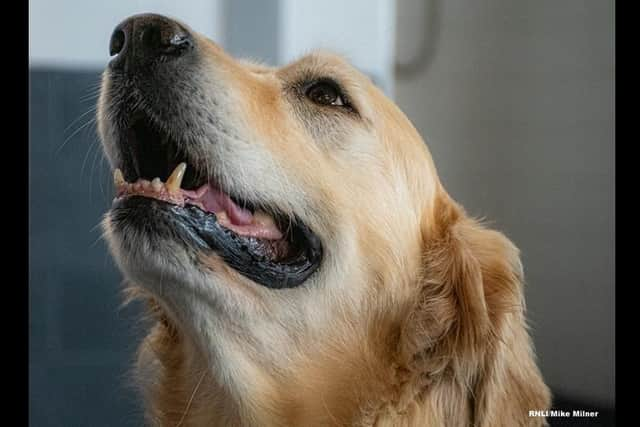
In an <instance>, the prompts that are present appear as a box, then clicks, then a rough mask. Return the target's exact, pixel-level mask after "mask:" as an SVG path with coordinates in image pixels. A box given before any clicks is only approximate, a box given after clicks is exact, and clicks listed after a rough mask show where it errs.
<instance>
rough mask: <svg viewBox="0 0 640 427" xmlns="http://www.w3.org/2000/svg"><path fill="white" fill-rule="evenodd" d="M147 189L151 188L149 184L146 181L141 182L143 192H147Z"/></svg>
mask: <svg viewBox="0 0 640 427" xmlns="http://www.w3.org/2000/svg"><path fill="white" fill-rule="evenodd" d="M149 187H151V183H150V182H149V181H147V180H146V179H145V180H144V181H142V188H143V189H145V190H148V189H149Z"/></svg>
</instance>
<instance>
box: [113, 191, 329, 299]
mask: <svg viewBox="0 0 640 427" xmlns="http://www.w3.org/2000/svg"><path fill="white" fill-rule="evenodd" d="M111 220H112V224H113V226H114V228H115V231H116V232H124V229H125V228H126V229H127V230H128V232H131V229H132V228H133V229H134V230H136V231H137V232H140V233H144V234H145V235H146V236H147V237H148V238H150V239H151V240H150V242H151V245H152V247H153V245H154V243H156V242H157V243H159V244H161V243H160V239H163V238H169V239H173V240H178V241H180V242H182V243H183V244H184V245H185V246H186V247H187V248H193V249H195V250H197V249H199V250H200V251H212V252H215V253H216V254H218V255H219V256H220V257H221V258H222V259H223V260H224V261H225V262H226V263H227V264H228V265H229V266H231V267H232V268H233V269H235V270H236V271H238V272H239V273H240V274H242V275H243V276H245V277H247V278H249V279H251V280H253V281H254V282H256V283H257V284H259V285H262V286H266V287H268V288H271V289H283V288H294V287H297V286H300V285H301V284H303V283H304V282H305V281H306V280H307V279H308V278H309V276H311V274H313V273H314V272H315V271H316V270H317V269H318V267H319V266H320V263H321V261H322V255H323V252H322V245H321V243H320V240H319V239H318V237H317V236H316V235H315V234H314V233H313V232H312V231H311V230H310V229H309V228H308V227H307V226H306V225H304V224H303V223H302V222H300V221H294V222H293V223H292V226H291V230H290V232H289V235H290V238H291V239H292V241H297V242H298V243H299V244H298V245H297V246H298V247H299V250H298V251H297V252H296V254H295V255H293V256H292V257H289V258H287V260H286V261H283V262H279V261H272V260H269V259H265V257H264V256H263V254H262V253H260V252H259V251H258V250H257V248H256V247H255V243H252V239H247V238H245V237H242V236H238V235H237V234H235V233H234V232H232V231H230V230H228V229H226V228H224V227H222V226H221V225H220V224H218V222H217V219H216V216H215V214H213V213H208V212H204V211H203V210H201V209H199V208H197V207H195V206H190V205H185V206H178V205H173V204H170V203H167V202H164V201H161V200H156V199H151V198H147V197H142V196H131V197H126V198H121V199H117V200H116V201H114V205H113V207H112V210H111ZM150 224H151V226H150Z"/></svg>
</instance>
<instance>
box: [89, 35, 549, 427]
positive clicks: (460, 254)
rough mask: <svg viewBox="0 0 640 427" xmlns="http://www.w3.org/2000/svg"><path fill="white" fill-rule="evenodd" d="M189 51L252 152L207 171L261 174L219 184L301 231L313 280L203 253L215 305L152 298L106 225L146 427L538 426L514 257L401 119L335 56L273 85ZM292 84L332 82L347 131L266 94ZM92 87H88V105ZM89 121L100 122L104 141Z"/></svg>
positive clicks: (541, 396)
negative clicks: (456, 194) (247, 272)
mask: <svg viewBox="0 0 640 427" xmlns="http://www.w3.org/2000/svg"><path fill="white" fill-rule="evenodd" d="M199 40H200V48H201V49H202V51H203V52H204V55H206V57H207V58H208V59H207V62H206V63H207V64H208V65H207V66H206V67H205V68H203V69H202V70H201V73H203V75H212V76H214V77H213V78H215V80H216V81H217V82H221V83H220V84H222V85H224V86H225V87H226V88H227V89H228V91H229V93H230V95H228V96H230V97H231V98H229V100H228V101H229V105H233V107H228V111H227V113H226V114H227V115H228V123H232V126H234V127H235V129H241V132H240V131H238V133H239V134H241V135H242V139H243V140H244V141H249V142H250V143H251V144H252V147H253V149H252V154H248V153H247V152H240V151H233V150H239V149H238V148H237V145H229V147H232V148H230V149H227V151H225V154H224V155H225V156H227V157H225V160H224V165H227V166H228V167H229V168H231V167H234V162H237V163H235V165H242V164H249V163H251V164H252V165H254V166H255V165H258V166H260V165H262V164H265V167H264V169H260V168H259V167H252V168H249V167H247V172H246V173H245V172H243V173H245V175H243V176H242V177H241V178H235V179H238V180H239V179H246V180H245V181H243V182H240V181H233V182H232V181H231V178H229V182H230V185H237V186H243V188H247V189H249V190H247V191H250V190H251V191H253V190H255V192H256V194H258V193H260V194H262V193H264V192H270V194H274V196H273V197H274V198H278V197H279V199H277V200H279V203H280V206H281V207H282V209H283V210H285V211H286V210H291V211H293V212H297V213H298V214H299V215H302V216H303V217H305V220H307V221H308V223H309V224H310V225H311V226H312V227H314V230H318V233H319V235H320V236H321V238H322V239H323V242H324V244H325V246H326V250H327V254H328V255H327V259H326V261H325V267H323V272H322V273H319V274H318V275H317V277H315V278H314V279H313V280H310V281H309V283H308V284H305V286H303V289H294V290H290V291H285V290H281V291H279V290H270V289H264V288H262V287H260V286H257V285H255V284H254V283H252V282H251V281H250V280H248V279H246V278H244V277H242V276H241V275H239V274H238V273H237V272H235V271H234V270H233V269H231V268H230V267H228V266H226V265H225V264H224V262H223V261H221V260H220V259H219V258H217V257H216V256H208V255H207V256H205V255H202V262H203V265H205V266H206V270H207V271H206V274H209V275H210V276H209V277H210V287H211V292H212V294H213V293H215V298H216V301H218V302H219V301H222V308H219V311H215V310H209V308H208V307H209V306H208V305H206V304H205V303H202V304H203V306H205V307H207V308H206V309H205V308H202V307H201V306H200V305H199V304H201V301H199V300H196V299H189V300H187V299H186V297H185V301H188V303H184V302H181V303H180V304H182V305H180V304H178V303H174V301H173V300H172V299H171V298H173V297H170V296H166V295H160V294H159V293H158V292H156V291H154V289H155V288H153V286H152V283H151V282H153V279H152V278H148V276H145V274H147V273H144V274H143V273H141V272H140V271H139V270H136V268H137V267H136V266H133V265H132V264H133V262H131V264H128V260H127V259H128V257H129V256H131V254H128V253H123V252H125V249H123V247H124V246H123V245H122V244H121V241H120V240H119V237H118V236H117V235H115V233H113V230H112V229H111V227H110V223H109V218H108V217H107V219H106V220H105V229H106V235H107V237H108V239H109V242H110V245H111V248H112V251H113V252H114V255H115V257H116V260H118V262H119V265H120V267H121V268H122V270H123V272H124V273H125V275H126V276H127V277H128V278H129V279H130V281H131V282H133V283H135V285H133V287H132V289H133V292H134V293H135V295H136V296H138V297H142V298H145V299H146V300H147V301H148V302H149V306H150V309H151V312H152V313H153V314H154V318H155V325H154V326H153V328H152V329H151V332H150V333H149V335H148V336H147V337H146V339H145V340H144V341H143V343H142V344H141V346H140V351H139V358H138V360H139V362H138V370H137V371H138V375H139V381H140V383H141V387H142V388H143V393H144V396H145V402H146V409H147V415H148V420H149V422H150V423H151V424H153V425H158V426H265V427H267V426H360V427H365V426H367V427H368V426H380V427H382V426H446V427H451V426H471V425H473V426H477V427H499V426H509V427H511V426H525V425H526V426H536V425H543V424H544V420H543V419H540V418H530V417H529V416H528V412H529V411H530V410H543V409H547V408H548V407H549V404H550V395H549V391H548V389H547V387H546V386H545V384H544V382H543V380H542V378H541V375H540V372H539V370H538V368H537V366H536V364H535V358H534V354H533V350H532V344H531V340H530V338H529V335H528V332H527V326H526V321H525V305H524V300H523V288H522V286H523V275H522V267H521V264H520V260H519V255H518V250H517V249H516V247H515V246H514V245H513V244H512V243H511V242H510V241H509V240H508V239H507V238H506V237H505V236H504V235H502V234H501V233H499V232H497V231H493V230H490V229H488V228H486V227H485V226H484V225H482V224H481V223H479V222H478V221H476V220H474V219H472V218H470V217H469V216H468V215H467V214H466V213H465V212H464V210H463V209H462V208H461V207H460V206H459V205H458V204H456V203H455V202H454V201H453V200H452V199H451V197H450V196H449V195H448V194H447V192H446V191H445V189H444V188H443V187H442V185H441V183H440V181H439V179H438V176H437V173H436V169H435V167H434V165H433V161H432V159H431V156H430V154H429V151H428V149H427V147H426V145H425V144H424V142H423V140H422V139H421V137H420V136H419V135H418V133H417V132H416V130H415V129H414V127H413V126H412V125H411V123H410V122H409V121H408V120H407V118H406V117H405V116H404V114H402V112H401V111H400V110H399V109H398V108H397V107H396V106H395V105H394V104H393V103H392V102H391V101H390V100H389V99H387V98H386V97H385V96H384V95H383V94H382V93H381V92H380V91H379V90H378V89H377V88H376V87H375V86H374V85H373V84H372V83H371V82H370V81H369V80H368V79H367V78H366V77H365V76H363V75H362V74H360V73H359V72H357V71H356V70H355V69H353V68H352V67H351V66H349V65H348V64H347V63H346V62H345V61H344V60H342V59H341V58H339V57H337V56H334V55H331V54H327V53H321V52H320V53H314V54H311V55H309V56H307V57H305V58H303V59H301V60H300V61H297V62H295V63H293V64H290V65H287V66H285V67H282V68H279V69H272V68H269V67H264V66H258V65H255V64H251V63H248V62H240V61H237V60H234V59H233V58H231V57H229V56H228V55H227V54H226V53H224V52H223V51H222V50H221V49H220V48H219V47H218V46H217V45H215V44H213V43H212V42H210V41H208V40H205V39H204V38H201V39H199ZM301 70H304V72H305V73H311V74H317V75H330V76H332V77H334V78H335V79H337V80H338V81H340V82H341V84H343V85H344V86H345V87H347V88H348V90H349V92H350V94H351V97H352V98H353V101H354V104H355V105H356V107H357V109H358V111H359V117H353V116H340V115H339V114H337V113H336V114H334V113H332V112H330V111H322V112H318V113H315V112H314V111H315V110H305V109H307V108H313V107H307V106H306V104H304V105H298V104H296V102H298V101H295V100H293V101H291V100H288V99H287V98H286V95H283V93H284V92H283V87H286V85H287V82H290V81H292V80H295V79H296V78H298V76H299V74H300V73H301V72H303V71H301ZM109 84H110V82H109V78H108V76H106V75H105V81H104V86H103V88H104V90H106V89H107V88H108V87H109ZM212 96H213V95H212ZM216 96H217V95H216ZM231 100H232V101H231ZM101 102H102V104H104V103H105V102H106V101H101ZM105 108H106V107H105V105H101V111H100V112H99V118H100V116H102V118H101V121H100V123H99V124H100V128H101V134H102V135H103V139H108V138H109V130H108V123H105V122H106V118H105V117H104V116H105V113H104V112H103V111H104V109H105ZM300 111H303V112H302V113H300ZM301 117H302V118H301ZM318 120H320V121H321V122H318ZM327 124H330V126H326V125H327ZM327 129H329V130H327ZM223 143H224V142H221V144H223ZM229 144H231V143H229ZM234 147H235V148H234ZM256 153H258V154H259V155H256ZM221 155H222V154H219V153H217V154H207V152H206V151H204V150H203V151H202V153H201V157H202V159H205V158H209V157H213V156H221ZM250 156H253V157H250ZM218 160H219V158H218ZM202 161H205V160H202ZM224 165H223V166H224ZM223 166H220V167H223ZM249 169H251V171H253V170H254V169H257V171H256V172H251V171H249ZM243 170H244V169H243ZM261 170H262V171H263V172H261ZM266 170H269V171H271V172H269V174H268V175H267V174H266V172H264V171H266ZM251 173H254V174H255V175H254V176H250V174H251ZM221 174H222V175H224V171H223V172H222V173H221ZM260 174H262V175H260ZM257 178H259V179H257ZM260 185H262V187H260V188H259V186H260ZM470 185H473V184H470ZM282 188H286V191H284V192H283V191H282ZM301 212H302V213H301ZM175 251H178V252H179V249H175ZM178 252H176V253H178ZM149 262H151V261H149ZM158 268H160V267H158ZM175 268H176V269H177V268H178V267H175ZM145 271H146V270H145ZM172 271H173V270H172ZM176 271H177V270H176ZM181 274H182V277H183V278H184V279H180V278H179V277H180V274H177V276H178V279H174V281H177V282H180V283H178V285H179V286H182V287H184V288H188V286H189V284H190V283H191V282H192V281H194V280H195V279H193V280H192V279H191V278H190V277H191V276H189V272H182V273H181ZM178 285H176V286H178ZM185 292H187V291H186V290H185ZM176 298H177V297H176ZM180 298H181V297H180ZM212 298H213V297H212ZM181 301H182V300H181ZM195 305H198V309H197V310H196V309H193V313H196V314H185V313H187V311H188V312H189V313H191V311H189V310H191V308H190V307H192V306H195ZM184 307H187V308H189V310H187V309H186V308H184ZM227 307H228V308H229V309H228V313H233V311H234V310H241V311H242V316H240V315H238V318H237V319H235V318H233V317H232V316H231V315H228V314H225V313H227V311H226V310H227ZM185 310H187V311H185ZM196 317H197V319H198V321H197V322H196V321H195V320H193V321H192V319H195V318H196ZM203 325H204V326H203Z"/></svg>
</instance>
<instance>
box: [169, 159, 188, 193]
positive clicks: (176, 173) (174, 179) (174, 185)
mask: <svg viewBox="0 0 640 427" xmlns="http://www.w3.org/2000/svg"><path fill="white" fill-rule="evenodd" d="M186 170H187V164H186V163H184V162H182V163H180V164H179V165H178V166H176V168H175V169H174V170H173V172H171V176H170V177H169V178H168V179H167V182H166V184H165V186H166V187H167V190H169V191H170V192H171V193H175V192H176V191H178V190H179V189H180V185H182V178H184V172H185V171H186Z"/></svg>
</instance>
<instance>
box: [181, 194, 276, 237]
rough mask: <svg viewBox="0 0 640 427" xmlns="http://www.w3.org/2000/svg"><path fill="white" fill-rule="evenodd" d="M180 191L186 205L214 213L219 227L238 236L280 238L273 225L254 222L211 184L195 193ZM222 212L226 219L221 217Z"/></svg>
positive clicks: (244, 210)
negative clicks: (221, 226)
mask: <svg viewBox="0 0 640 427" xmlns="http://www.w3.org/2000/svg"><path fill="white" fill-rule="evenodd" d="M182 191H183V194H184V196H185V199H186V200H185V201H186V202H187V203H191V204H195V205H200V206H201V207H202V208H203V209H204V210H206V211H207V212H213V213H216V214H217V215H218V221H219V222H220V224H221V225H223V226H224V227H227V228H229V229H231V230H233V231H234V232H236V233H238V234H240V235H243V236H250V237H256V238H260V239H269V240H277V239H281V238H282V233H281V232H280V230H279V229H278V228H277V227H276V226H275V224H273V223H265V222H264V221H256V218H254V215H253V214H252V213H251V211H249V210H248V209H245V208H243V207H241V206H238V205H237V204H236V203H235V202H234V201H233V200H231V198H230V197H229V195H227V194H226V193H224V192H223V191H221V190H220V189H219V188H217V187H215V186H214V185H212V184H205V185H203V186H202V187H200V188H198V189H197V190H195V191H189V190H182ZM222 212H224V213H225V214H226V218H225V216H224V215H221V213H222Z"/></svg>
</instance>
